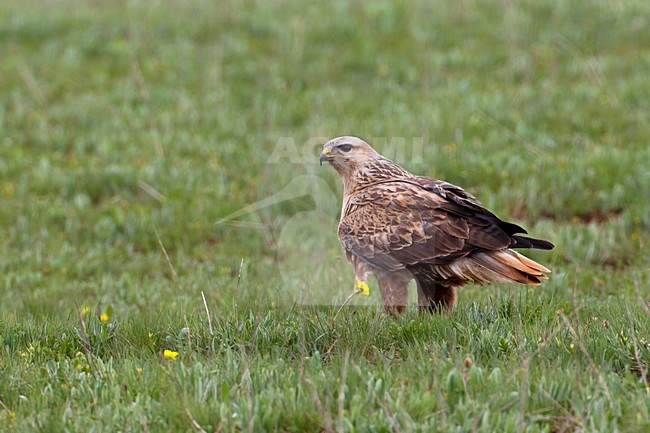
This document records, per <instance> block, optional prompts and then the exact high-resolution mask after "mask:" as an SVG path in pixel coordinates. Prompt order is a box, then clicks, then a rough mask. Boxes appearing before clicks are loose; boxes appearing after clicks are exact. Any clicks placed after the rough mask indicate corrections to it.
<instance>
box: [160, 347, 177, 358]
mask: <svg viewBox="0 0 650 433" xmlns="http://www.w3.org/2000/svg"><path fill="white" fill-rule="evenodd" d="M163 355H164V356H165V358H167V359H176V357H177V356H178V352H174V351H173V350H169V349H165V351H164V352H163Z"/></svg>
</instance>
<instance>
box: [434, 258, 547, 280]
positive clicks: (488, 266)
mask: <svg viewBox="0 0 650 433" xmlns="http://www.w3.org/2000/svg"><path fill="white" fill-rule="evenodd" d="M439 272H440V274H441V275H442V276H443V278H454V277H456V278H458V277H459V278H461V279H464V280H467V281H472V282H474V283H478V284H486V283H511V282H516V283H522V284H534V285H537V284H540V282H541V281H542V280H546V279H548V277H547V276H546V275H544V274H545V273H550V272H551V271H550V270H549V269H547V268H546V267H544V266H542V265H540V264H539V263H537V262H535V261H533V260H531V259H529V258H528V257H526V256H523V255H521V254H519V253H518V252H516V251H514V250H509V249H506V250H500V251H482V252H478V253H474V254H472V255H470V256H468V257H465V258H463V259H461V260H457V261H456V262H454V263H451V264H449V265H447V266H446V269H439Z"/></svg>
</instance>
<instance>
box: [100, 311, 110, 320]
mask: <svg viewBox="0 0 650 433" xmlns="http://www.w3.org/2000/svg"><path fill="white" fill-rule="evenodd" d="M108 319H109V317H108V314H106V313H102V314H100V315H99V320H101V321H102V322H108Z"/></svg>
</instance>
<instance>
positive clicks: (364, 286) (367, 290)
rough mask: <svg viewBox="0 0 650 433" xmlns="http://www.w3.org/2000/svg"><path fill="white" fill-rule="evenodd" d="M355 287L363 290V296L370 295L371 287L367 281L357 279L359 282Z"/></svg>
mask: <svg viewBox="0 0 650 433" xmlns="http://www.w3.org/2000/svg"><path fill="white" fill-rule="evenodd" d="M354 288H355V289H356V290H357V291H359V292H361V294H362V295H363V296H369V295H370V287H368V284H367V283H366V282H365V281H361V280H357V284H356V285H355V286H354Z"/></svg>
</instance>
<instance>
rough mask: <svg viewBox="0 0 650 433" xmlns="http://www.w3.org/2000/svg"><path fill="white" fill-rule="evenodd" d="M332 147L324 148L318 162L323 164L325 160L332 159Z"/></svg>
mask: <svg viewBox="0 0 650 433" xmlns="http://www.w3.org/2000/svg"><path fill="white" fill-rule="evenodd" d="M330 152H331V150H330V149H323V151H322V152H321V154H320V158H318V162H320V165H321V166H322V165H323V162H325V161H329V160H330Z"/></svg>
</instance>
